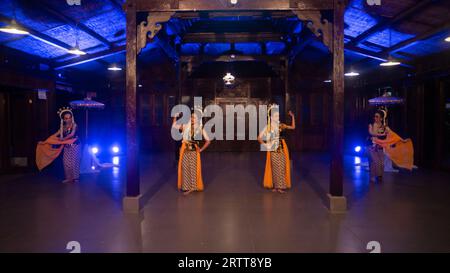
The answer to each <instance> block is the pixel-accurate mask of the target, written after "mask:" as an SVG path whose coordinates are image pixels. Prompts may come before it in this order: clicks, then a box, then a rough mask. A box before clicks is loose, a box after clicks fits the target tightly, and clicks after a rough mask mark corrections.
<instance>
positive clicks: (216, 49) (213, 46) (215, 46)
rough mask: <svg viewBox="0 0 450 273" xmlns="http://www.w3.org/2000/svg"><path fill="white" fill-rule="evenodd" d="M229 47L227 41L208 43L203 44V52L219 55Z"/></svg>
mask: <svg viewBox="0 0 450 273" xmlns="http://www.w3.org/2000/svg"><path fill="white" fill-rule="evenodd" d="M230 49H231V45H230V44H227V43H208V44H206V45H205V54H208V55H220V54H222V53H223V52H225V51H227V50H230Z"/></svg>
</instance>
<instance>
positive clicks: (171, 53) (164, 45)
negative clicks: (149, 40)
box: [154, 32, 180, 62]
mask: <svg viewBox="0 0 450 273" xmlns="http://www.w3.org/2000/svg"><path fill="white" fill-rule="evenodd" d="M161 34H163V32H160V33H159V34H158V35H157V36H156V37H155V38H154V41H155V42H156V43H157V44H158V45H159V47H160V48H161V49H162V50H163V51H164V52H165V53H166V55H167V57H169V59H171V60H173V61H175V62H178V61H179V59H180V58H179V56H178V53H177V51H176V50H175V49H174V48H173V47H172V45H171V44H170V43H169V41H167V40H168V37H166V36H165V35H161Z"/></svg>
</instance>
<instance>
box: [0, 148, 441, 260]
mask: <svg viewBox="0 0 450 273" xmlns="http://www.w3.org/2000/svg"><path fill="white" fill-rule="evenodd" d="M172 156H173V153H169V154H152V155H149V156H144V157H143V158H142V160H141V164H142V166H141V168H142V181H141V184H142V192H143V194H144V197H143V198H144V200H145V202H146V206H145V208H144V209H143V211H142V213H141V214H140V215H126V214H124V213H123V212H122V211H121V198H122V194H123V191H124V184H123V170H124V168H122V169H108V170H104V171H103V172H102V173H100V174H96V175H90V176H84V177H83V178H82V180H81V182H80V183H79V184H75V185H65V184H61V183H59V180H58V179H57V178H56V177H55V176H54V175H52V174H49V173H47V174H28V175H16V176H0V179H1V182H0V197H1V198H0V219H1V222H0V251H1V252H6V251H8V252H11V251H12V252H24V251H26V252H30V251H31V252H68V250H66V244H67V243H68V242H69V241H78V242H80V244H81V251H82V252H141V251H143V252H368V250H367V249H366V245H367V243H368V242H369V241H378V242H380V244H381V251H382V252H450V232H449V231H450V217H449V216H450V214H449V211H450V198H449V196H450V174H448V173H438V172H431V171H427V170H418V171H414V172H413V173H408V172H401V173H388V174H386V177H385V181H384V182H383V183H382V184H369V183H368V177H367V176H368V173H367V172H366V171H365V170H363V169H361V167H357V166H354V160H355V159H354V157H346V160H345V163H346V164H345V195H346V196H347V198H348V203H349V210H348V212H347V213H346V214H344V215H332V214H329V213H328V211H327V209H326V208H325V206H324V200H325V196H326V193H327V189H328V170H329V166H328V158H327V156H326V155H322V154H302V155H299V154H294V155H293V164H294V173H293V189H292V190H291V191H290V192H289V193H287V194H284V195H283V194H274V193H271V192H269V191H266V190H264V189H263V188H262V187H261V182H262V175H263V167H264V162H265V161H264V160H265V158H264V154H263V153H221V154H220V153H205V154H203V158H202V160H203V174H204V180H205V187H206V190H205V192H203V193H194V194H192V195H191V196H188V197H184V196H182V195H180V194H179V193H178V192H177V191H176V187H175V185H176V168H175V167H174V165H173V158H172Z"/></svg>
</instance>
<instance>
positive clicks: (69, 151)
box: [36, 108, 81, 183]
mask: <svg viewBox="0 0 450 273" xmlns="http://www.w3.org/2000/svg"><path fill="white" fill-rule="evenodd" d="M58 115H59V118H60V120H61V122H60V128H59V130H58V131H57V132H56V133H54V134H53V135H51V136H50V137H49V138H48V139H47V140H45V141H41V142H39V143H38V145H37V148H36V165H37V167H38V169H39V170H42V169H43V168H45V167H46V166H48V165H49V164H50V163H52V162H53V161H54V160H55V159H56V158H57V157H58V156H59V155H60V154H61V152H63V165H64V174H65V179H64V180H63V181H62V182H63V183H73V182H77V181H78V180H79V178H80V158H81V150H80V141H79V139H78V137H77V124H76V123H75V118H74V115H73V112H72V110H71V109H70V108H62V109H60V110H59V111H58Z"/></svg>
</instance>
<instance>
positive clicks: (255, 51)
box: [234, 43, 262, 55]
mask: <svg viewBox="0 0 450 273" xmlns="http://www.w3.org/2000/svg"><path fill="white" fill-rule="evenodd" d="M234 47H235V49H236V50H238V51H242V53H244V54H246V55H259V54H261V53H262V49H261V46H260V45H259V44H258V43H236V44H235V45H234Z"/></svg>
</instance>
